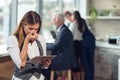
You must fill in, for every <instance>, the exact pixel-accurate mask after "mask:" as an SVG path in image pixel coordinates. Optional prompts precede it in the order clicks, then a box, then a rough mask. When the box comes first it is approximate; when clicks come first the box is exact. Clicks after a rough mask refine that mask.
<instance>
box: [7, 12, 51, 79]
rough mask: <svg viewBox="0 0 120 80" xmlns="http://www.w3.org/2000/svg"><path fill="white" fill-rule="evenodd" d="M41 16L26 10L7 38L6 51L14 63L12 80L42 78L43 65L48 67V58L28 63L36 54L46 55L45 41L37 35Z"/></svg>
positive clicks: (49, 62)
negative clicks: (14, 29)
mask: <svg viewBox="0 0 120 80" xmlns="http://www.w3.org/2000/svg"><path fill="white" fill-rule="evenodd" d="M41 24H42V22H41V18H40V16H39V15H38V14H37V13H36V12H34V11H29V12H27V13H26V14H25V15H24V16H23V18H22V20H21V21H20V23H19V25H18V27H17V29H16V31H15V32H14V33H13V34H12V35H11V36H9V38H8V52H9V54H10V57H11V59H12V60H13V62H14V64H15V70H14V74H13V78H12V80H44V79H45V77H44V75H43V74H42V71H41V70H42V69H44V67H45V68H46V67H49V65H50V64H51V61H50V60H45V61H42V62H40V63H38V62H37V63H28V62H29V60H31V59H32V58H34V57H36V56H41V55H46V42H45V40H44V38H43V37H42V36H41V35H39V32H40V28H41Z"/></svg>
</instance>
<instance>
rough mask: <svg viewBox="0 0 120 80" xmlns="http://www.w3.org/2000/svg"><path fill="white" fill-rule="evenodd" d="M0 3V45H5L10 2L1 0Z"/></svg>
mask: <svg viewBox="0 0 120 80" xmlns="http://www.w3.org/2000/svg"><path fill="white" fill-rule="evenodd" d="M0 3H1V4H0V44H6V40H7V37H8V34H9V15H10V8H9V7H10V0H9V1H8V0H1V1H0Z"/></svg>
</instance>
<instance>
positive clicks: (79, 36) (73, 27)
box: [69, 21, 83, 41]
mask: <svg viewBox="0 0 120 80" xmlns="http://www.w3.org/2000/svg"><path fill="white" fill-rule="evenodd" d="M69 29H70V31H71V32H72V34H73V40H78V41H80V40H83V39H82V33H81V32H80V31H79V30H78V23H77V22H76V21H74V22H72V23H70V26H69Z"/></svg>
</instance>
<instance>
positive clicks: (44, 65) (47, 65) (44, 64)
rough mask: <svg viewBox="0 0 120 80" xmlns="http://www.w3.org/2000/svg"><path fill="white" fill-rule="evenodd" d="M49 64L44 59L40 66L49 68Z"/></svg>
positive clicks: (49, 61) (48, 61)
mask: <svg viewBox="0 0 120 80" xmlns="http://www.w3.org/2000/svg"><path fill="white" fill-rule="evenodd" d="M50 64H51V60H49V59H45V60H43V61H42V62H41V65H42V66H43V67H49V65H50Z"/></svg>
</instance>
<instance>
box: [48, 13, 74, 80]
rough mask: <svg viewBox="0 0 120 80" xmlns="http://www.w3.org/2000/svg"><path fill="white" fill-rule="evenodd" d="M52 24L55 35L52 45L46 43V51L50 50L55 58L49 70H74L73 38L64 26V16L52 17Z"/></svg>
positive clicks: (59, 14) (58, 14)
mask: <svg viewBox="0 0 120 80" xmlns="http://www.w3.org/2000/svg"><path fill="white" fill-rule="evenodd" d="M54 24H55V26H56V28H57V35H56V38H55V42H54V43H47V50H51V51H52V55H57V57H56V58H54V59H53V60H52V61H51V65H50V67H49V68H50V69H52V70H58V71H62V70H68V69H72V68H75V67H76V57H75V54H74V46H73V37H72V33H71V31H70V30H69V29H68V28H67V27H66V26H65V24H64V15H63V14H61V13H57V14H56V15H55V16H54ZM55 80H56V79H55Z"/></svg>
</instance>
